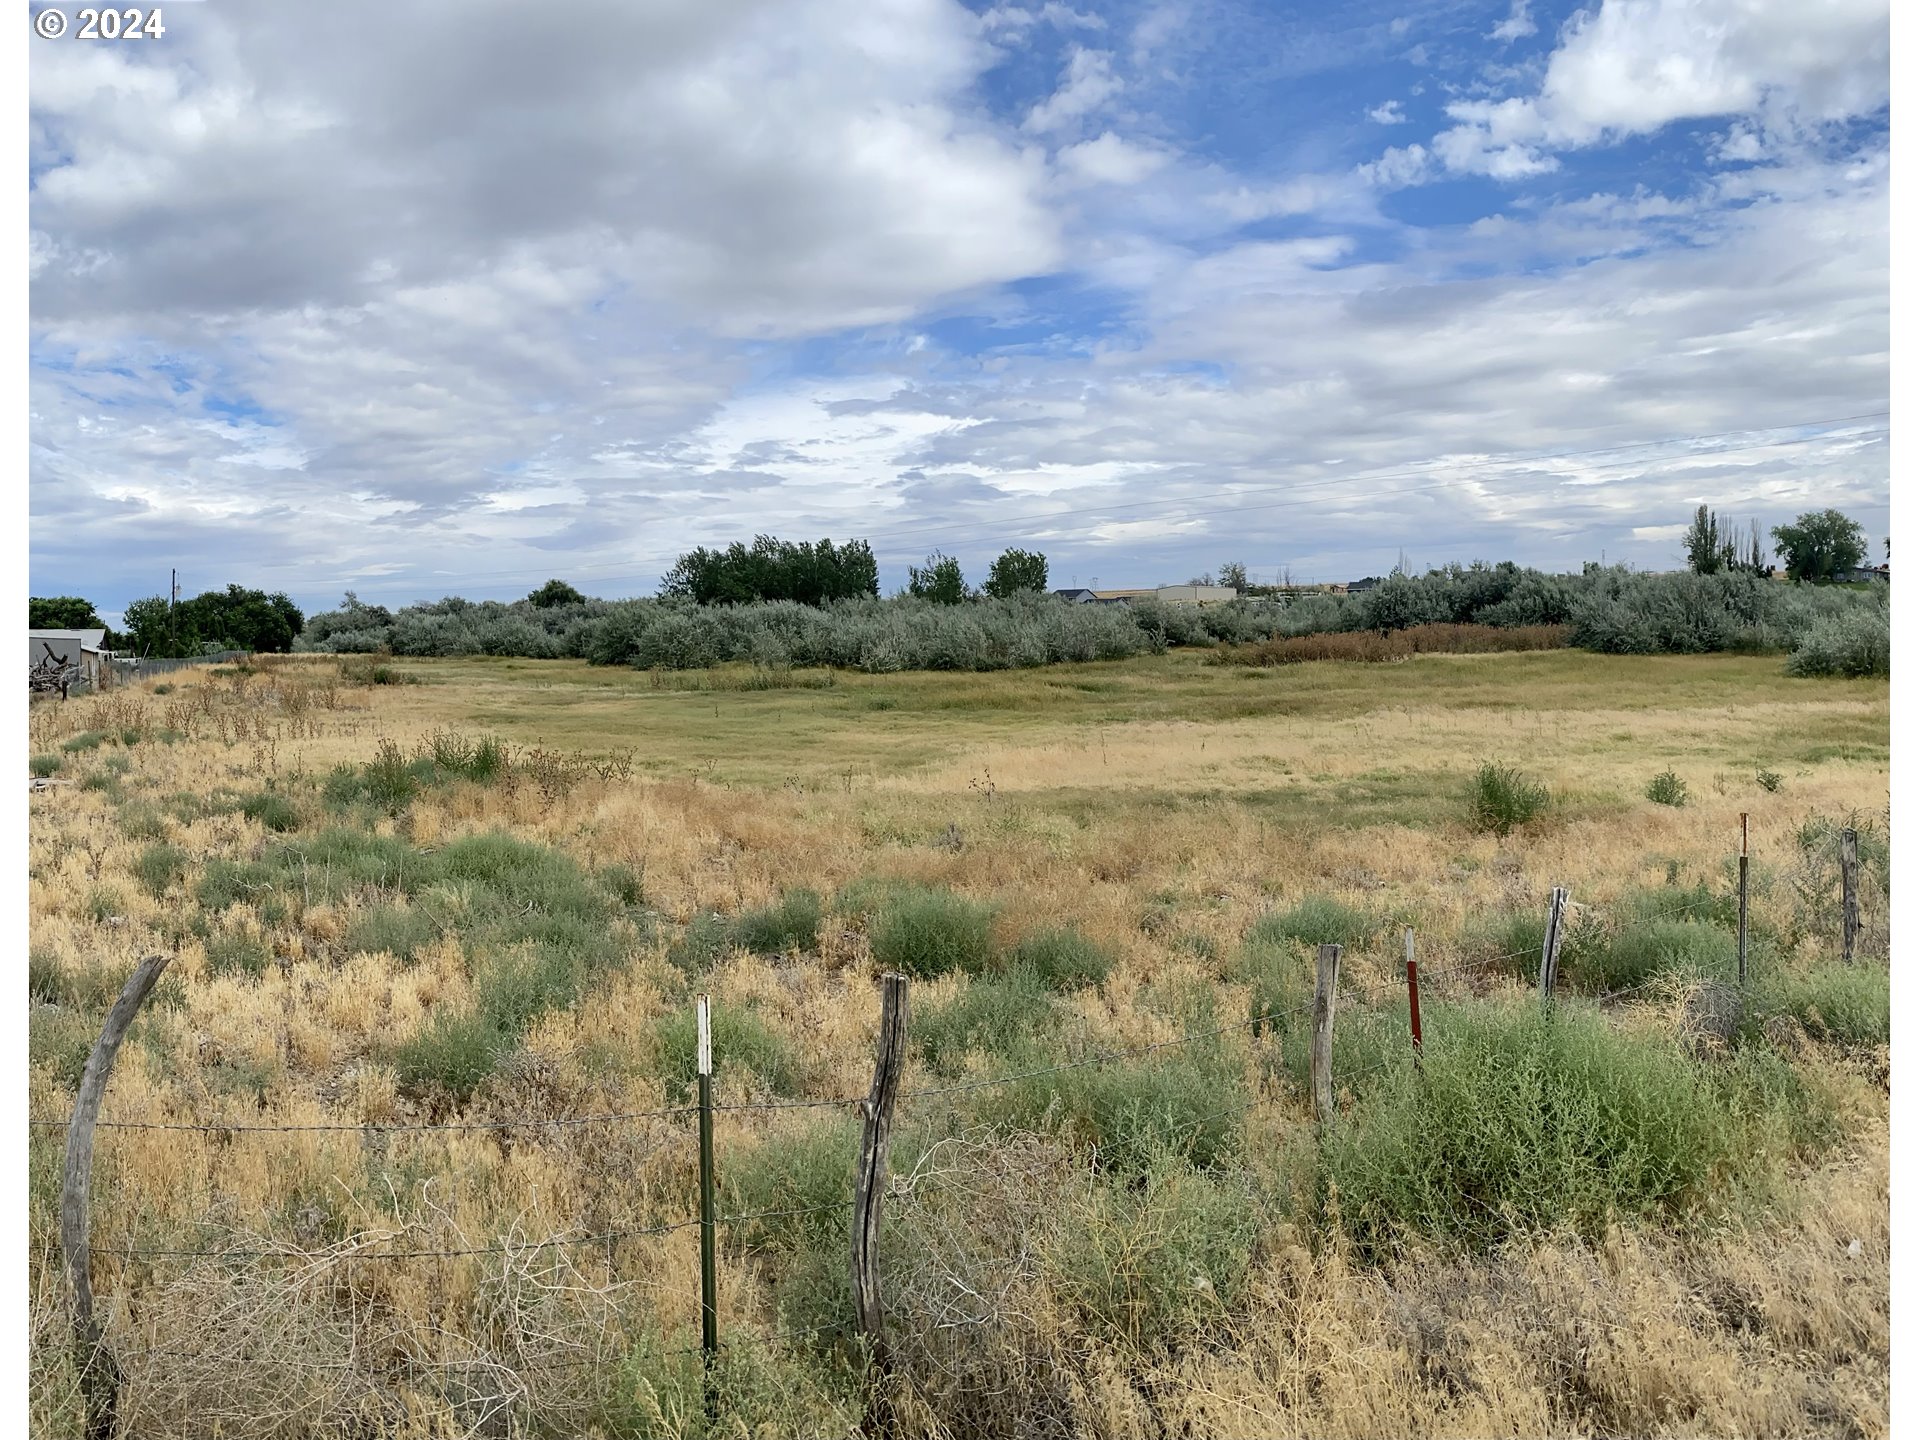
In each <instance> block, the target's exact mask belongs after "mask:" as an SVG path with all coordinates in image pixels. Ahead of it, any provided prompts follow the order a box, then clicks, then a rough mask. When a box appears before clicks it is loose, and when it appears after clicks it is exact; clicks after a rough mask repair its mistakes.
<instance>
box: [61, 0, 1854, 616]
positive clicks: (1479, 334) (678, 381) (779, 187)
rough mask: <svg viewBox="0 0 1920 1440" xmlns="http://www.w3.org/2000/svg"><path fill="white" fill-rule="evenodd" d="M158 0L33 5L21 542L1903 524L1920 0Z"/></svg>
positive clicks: (117, 604)
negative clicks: (1900, 415)
mask: <svg viewBox="0 0 1920 1440" xmlns="http://www.w3.org/2000/svg"><path fill="white" fill-rule="evenodd" d="M68 8H69V12H70V13H71V7H68ZM164 15H165V21H166V25H167V33H166V34H165V36H164V37H161V38H159V39H151V40H144V41H140V42H131V41H120V42H117V43H106V42H93V43H87V42H81V41H77V40H75V39H73V38H71V37H69V38H66V39H62V40H59V41H44V40H37V39H36V40H35V41H34V42H33V44H32V47H31V51H30V57H31V58H30V80H31V120H30V124H31V130H30V143H31V184H32V196H31V205H30V215H31V227H32V233H31V241H30V245H31V249H30V266H31V273H32V353H31V369H30V385H31V419H30V426H31V447H32V449H31V455H32V459H31V479H32V486H31V502H30V503H31V512H32V533H31V552H32V589H33V593H35V594H61V593H79V594H83V595H86V596H88V597H89V598H91V599H93V600H94V601H95V602H96V604H98V605H99V607H100V608H101V609H102V610H103V611H107V612H114V613H117V612H118V611H119V610H120V609H121V607H122V606H124V604H125V603H126V602H127V601H129V600H131V599H134V598H137V597H139V596H142V595H149V594H156V593H160V592H161V591H163V590H164V589H165V586H166V583H167V572H168V569H169V567H172V566H178V567H179V570H180V573H181V583H182V588H183V593H186V594H194V593H197V592H198V591H199V590H201V589H204V588H212V587H215V586H219V585H223V584H225V583H227V582H229V581H238V582H240V583H243V584H247V585H254V586H260V587H264V588H266V589H270V590H285V591H287V592H288V593H290V594H291V595H292V596H293V597H294V598H295V599H296V600H297V601H299V602H300V603H301V604H303V605H304V606H306V607H307V608H309V609H314V608H326V607H329V606H331V605H332V604H334V603H337V601H338V599H339V597H340V595H341V593H342V592H343V591H345V590H347V589H353V590H356V591H357V592H358V593H359V594H360V595H361V596H362V597H363V598H365V599H368V600H378V601H381V602H384V603H388V604H399V603H404V602H407V601H410V600H417V599H423V598H434V597H438V596H441V595H444V594H449V593H457V594H464V595H468V596H472V597H499V598H510V597H512V596H516V595H521V594H524V593H526V592H527V591H528V590H529V589H531V588H533V586H534V585H536V584H537V583H539V582H540V581H542V580H545V579H546V578H548V577H549V576H556V575H557V576H562V577H565V578H568V579H570V580H572V581H573V582H574V583H575V584H577V585H579V586H580V587H581V588H582V589H584V590H587V591H588V592H589V593H595V594H606V595H631V594H644V593H650V592H651V591H652V589H653V587H654V584H655V582H656V581H657V578H658V576H659V575H660V573H661V572H662V571H663V570H664V569H666V568H667V567H668V566H669V565H671V563H672V561H673V558H674V556H675V555H676V554H678V553H679V552H680V551H682V550H684V549H686V548H687V547H689V546H691V545H694V544H700V543H706V544H714V543H724V542H726V541H728V540H732V539H736V538H749V537H751V536H752V535H753V534H755V533H757V532H770V533H773V534H777V535H781V536H788V537H809V538H818V537H820V536H823V535H826V536H832V537H834V538H835V539H841V538H846V537H854V536H867V537H870V538H871V539H872V541H873V543H874V547H875V550H876V552H877V553H878V554H879V556H880V559H881V566H882V579H883V584H885V585H887V586H888V587H889V588H891V587H892V586H893V585H896V584H898V583H900V582H901V581H902V580H903V579H904V572H905V566H906V564H907V563H908V562H909V561H911V560H914V559H917V558H918V557H920V556H921V555H924V554H925V553H926V552H927V551H928V550H930V549H932V548H934V547H936V546H938V547H941V548H944V549H945V550H947V551H948V552H949V553H952V554H956V555H958V556H960V557H961V559H962V560H963V562H964V563H965V565H966V568H967V570H968V572H969V574H970V575H971V576H972V577H974V578H976V579H977V578H978V576H979V574H980V572H981V571H983V570H984V567H985V563H986V561H987V560H988V559H989V558H990V557H991V556H992V555H993V554H995V553H997V552H998V550H999V549H1001V548H1003V547H1004V546H1006V545H1009V544H1017V545H1024V546H1027V547H1029V548H1038V549H1041V550H1043V551H1045V552H1046V554H1047V555H1048V556H1049V558H1050V559H1051V561H1052V568H1053V575H1054V580H1055V583H1056V584H1067V583H1071V582H1073V581H1076V580H1077V581H1078V582H1079V583H1082V584H1086V583H1090V582H1092V581H1093V580H1094V579H1096V578H1097V579H1098V580H1099V581H1100V582H1101V583H1102V584H1103V585H1123V584H1151V583H1154V582H1158V581H1180V580H1185V579H1187V578H1188V577H1189V576H1190V575H1193V574H1195V573H1197V572H1199V571H1201V570H1207V569H1213V568H1216V567H1217V566H1218V565H1219V564H1220V563H1221V562H1223V561H1228V560H1238V561H1241V562H1243V563H1245V564H1246V565H1247V566H1248V567H1250V569H1251V570H1252V571H1253V572H1254V575H1255V578H1272V577H1273V576H1274V575H1275V574H1276V573H1277V572H1278V571H1279V570H1280V569H1281V568H1282V567H1287V568H1289V569H1290V570H1291V572H1292V575H1293V577H1294V578H1295V579H1307V578H1318V579H1351V578H1355V577H1357V576H1359V575H1364V574H1374V573H1380V572H1382V571H1384V570H1386V569H1387V568H1388V567H1390V566H1392V565H1393V564H1394V563H1395V561H1396V559H1397V558H1398V557H1399V555H1400V554H1401V552H1402V551H1404V552H1405V553H1406V555H1407V557H1408V558H1409V559H1410V560H1411V561H1412V562H1413V563H1414V564H1416V565H1419V566H1425V565H1431V564H1438V563H1441V562H1443V561H1447V560H1451V559H1459V560H1471V559H1474V558H1487V559H1502V558H1513V559H1518V560H1522V561H1526V562H1532V563H1536V564H1542V565H1546V566H1549V567H1556V568H1561V567H1564V568H1573V567H1577V566H1578V564H1579V562H1580V561H1582V560H1586V559H1598V558H1600V557H1601V556H1602V554H1603V553H1604V555H1605V556H1606V558H1608V559H1609V560H1622V559H1624V560H1629V561H1631V562H1633V563H1635V564H1638V565H1642V566H1645V567H1648V568H1655V569H1662V568H1670V567H1672V566H1674V565H1676V564H1678V563H1679V547H1678V541H1677V536H1678V532H1679V528H1680V526H1681V525H1682V523H1683V522H1684V521H1685V519H1686V518H1687V516H1688V514H1689V512H1690V511H1691V509H1692V507H1693V506H1694V505H1695V504H1696V503H1699V502H1701V501H1705V502H1708V503H1711V504H1713V505H1715V506H1717V507H1719V508H1721V509H1724V510H1726V511H1728V512H1730V513H1732V514H1733V515H1735V516H1737V517H1739V518H1740V520H1741V521H1742V522H1743V523H1744V521H1745V520H1746V518H1747V517H1748V516H1755V517H1758V518H1759V520H1760V521H1761V523H1762V524H1763V525H1771V524H1774V523H1778V522H1779V521H1781V520H1784V519H1787V518H1789V517H1790V516H1791V515H1792V514H1793V513H1795V512H1797V511H1798V510H1801V509H1805V508H1807V507H1809V506H1824V505H1828V504H1834V505H1838V506H1840V507H1841V508H1843V509H1845V510H1846V511H1847V512H1848V513H1849V514H1852V515H1854V516H1855V517H1856V518H1858V519H1859V520H1861V521H1862V522H1863V523H1864V524H1865V525H1866V526H1867V529H1868V532H1869V534H1870V535H1871V536H1872V537H1873V543H1874V549H1875V551H1876V558H1878V553H1877V552H1878V550H1879V545H1880V538H1881V537H1882V536H1883V535H1885V534H1886V527H1887V524H1888V519H1887V508H1888V488H1889V487H1888V470H1887V445H1886V433H1885V432H1886V428H1887V423H1888V422H1887V420H1886V418H1885V416H1884V414H1882V413H1880V412H1884V411H1885V410H1886V409H1887V387H1888V363H1887V350H1888V319H1887V287H1888V213H1887V212H1888V198H1887V197H1888V191H1887V149H1888V139H1887V114H1888V111H1887V105H1888V86H1889V81H1888V48H1887V47H1888V41H1887V31H1888V18H1887V4H1886V0H1824V3H1818V0H1599V3H1598V4H1596V5H1595V6H1594V7H1593V8H1590V9H1587V10H1576V9H1573V8H1571V7H1569V6H1567V5H1564V4H1563V5H1554V6H1550V5H1546V4H1529V3H1527V0H1500V3H1498V4H1492V5H1490V4H1484V3H1479V4H1475V3H1443V4H1425V5H1422V4H1416V3H1396V4H1381V3H1375V0H1357V3H1342V4H1339V5H1326V4H1301V5H1298V6H1286V5H1280V4H1274V3H1271V0H1238V3H1224V0H1190V3H1186V0H1170V3H1153V0H1145V3H1118V4H1091V3H1082V4H1079V5H1068V4H1063V3H1059V0H1054V3H1044V4H1043V3H1030V4H1026V5H1016V4H999V5H994V6H992V7H991V8H988V7H987V6H985V5H982V4H979V3H975V4H974V5H972V6H971V7H969V6H965V5H962V4H958V3H954V0H645V3H635V0H566V3H559V0H541V3H538V4H534V3H528V0H458V3H453V0H407V3H404V4H394V3H391V0H379V3H360V0H328V3H325V4H313V5H295V4H287V3H284V0H273V3H269V0H209V3H204V4H176V5H169V6H166V7H165V9H164ZM1648 442H1670V443H1664V444H1650V443H1648Z"/></svg>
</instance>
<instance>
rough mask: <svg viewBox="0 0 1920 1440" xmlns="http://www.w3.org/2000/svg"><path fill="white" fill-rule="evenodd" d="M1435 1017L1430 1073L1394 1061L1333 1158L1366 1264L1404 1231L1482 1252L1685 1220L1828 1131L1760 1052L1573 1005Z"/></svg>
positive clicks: (1334, 1176) (1328, 1161) (1429, 1033)
mask: <svg viewBox="0 0 1920 1440" xmlns="http://www.w3.org/2000/svg"><path fill="white" fill-rule="evenodd" d="M1431 1014H1432V1018H1431V1020H1429V1021H1428V1023H1427V1025H1426V1026H1425V1030H1426V1052H1425V1064H1424V1067H1423V1070H1422V1071H1419V1072H1416V1071H1415V1070H1414V1069H1413V1068H1412V1067H1411V1066H1406V1067H1398V1068H1390V1069H1388V1070H1387V1071H1385V1072H1384V1073H1383V1075H1382V1077H1381V1078H1380V1079H1379V1080H1378V1081H1376V1083H1375V1084H1374V1086H1373V1087H1372V1089H1371V1090H1370V1092H1369V1095H1368V1098H1367V1100H1366V1102H1365V1103H1364V1104H1363V1105H1362V1106H1361V1107H1360V1108H1359V1109H1358V1110H1357V1111H1356V1112H1355V1113H1353V1114H1351V1115H1349V1116H1346V1117H1345V1118H1344V1119H1343V1120H1342V1121H1341V1122H1340V1123H1339V1124H1338V1125H1337V1126H1336V1127H1335V1129H1334V1131H1333V1132H1332V1134H1331V1135H1330V1136H1329V1138H1328V1139H1327V1141H1326V1143H1325V1148H1324V1150H1323V1167H1324V1178H1325V1179H1326V1180H1327V1181H1329V1182H1331V1184H1332V1185H1333V1186H1334V1187H1337V1193H1338V1196H1339V1214H1340V1218H1341V1223H1342V1224H1343V1225H1344V1226H1345V1227H1346V1229H1347V1230H1348V1232H1349V1233H1350V1234H1351V1235H1352V1236H1353V1238H1354V1239H1355V1240H1356V1242H1358V1244H1359V1246H1360V1247H1361V1249H1362V1251H1363V1252H1364V1253H1366V1254H1368V1255H1371V1256H1375V1257H1378V1256H1382V1255H1384V1254H1386V1253H1390V1252H1391V1251H1392V1250H1393V1248H1394V1246H1395V1244H1396V1242H1397V1241H1399V1240H1400V1239H1402V1238H1403V1237H1415V1236H1417V1237H1422V1238H1428V1239H1432V1238H1439V1239H1443V1240H1446V1241H1450V1242H1454V1243H1457V1244H1460V1245H1463V1246H1466V1247H1468V1248H1485V1247H1490V1246H1493V1245H1497V1244H1499V1243H1501V1242H1503V1241H1505V1240H1507V1239H1509V1238H1512V1237H1513V1236H1515V1235H1519V1234H1527V1233H1537V1232H1544V1231H1548V1230H1552V1229H1555V1228H1558V1227H1562V1226H1564V1227H1569V1228H1571V1229H1573V1230H1575V1231H1577V1232H1579V1233H1580V1234H1582V1235H1585V1236H1588V1237H1598V1236H1599V1235H1600V1234H1601V1233H1602V1232H1603V1231H1604V1230H1605V1228H1606V1226H1607V1225H1608V1224H1609V1223H1610V1222H1612V1221H1614V1220H1618V1219H1631V1218H1636V1217H1644V1218H1654V1217H1661V1218H1671V1217H1676V1216H1680V1215H1682V1214H1685V1213H1687V1212H1689V1211H1692V1210H1693V1209H1695V1208H1696V1207H1699V1206H1701V1205H1704V1204H1707V1203H1710V1202H1712V1201H1715V1200H1717V1199H1721V1198H1725V1197H1726V1196H1727V1194H1728V1189H1729V1185H1730V1184H1731V1183H1732V1182H1733V1181H1734V1180H1735V1179H1736V1178H1737V1177H1739V1176H1741V1175H1742V1174H1743V1173H1745V1172H1748V1171H1755V1172H1756V1173H1759V1172H1765V1171H1767V1170H1769V1169H1771V1168H1775V1167H1777V1166H1778V1165H1779V1164H1780V1163H1781V1162H1782V1161H1783V1160H1784V1159H1785V1158H1786V1155H1787V1154H1788V1153H1789V1152H1791V1151H1793V1150H1795V1149H1796V1148H1804V1147H1806V1146H1807V1145H1809V1144H1811V1143H1813V1142H1814V1141H1815V1140H1816V1139H1817V1138H1818V1132H1819V1130H1820V1126H1821V1121H1820V1119H1819V1105H1818V1102H1816V1100H1815V1099H1814V1098H1813V1096H1811V1095H1810V1094H1808V1093H1805V1092H1804V1091H1803V1090H1802V1088H1801V1087H1800V1086H1799V1084H1798V1082H1797V1080H1796V1079H1795V1078H1794V1076H1793V1072H1792V1071H1791V1069H1790V1067H1787V1066H1785V1064H1784V1062H1781V1061H1779V1060H1778V1059H1777V1057H1773V1056H1771V1055H1769V1054H1766V1053H1764V1052H1750V1053H1746V1054H1743V1055H1741V1056H1738V1057H1736V1060H1735V1061H1734V1062H1729V1063H1726V1064H1723V1065H1722V1066H1720V1067H1719V1068H1717V1069H1709V1068H1706V1067H1703V1066H1700V1065H1697V1064H1695V1063H1694V1062H1693V1061H1691V1060H1689V1059H1688V1058H1687V1056H1686V1055H1685V1054H1684V1053H1682V1052H1681V1050H1680V1049H1679V1047H1678V1046H1677V1045H1676V1044H1675V1043H1673V1042H1672V1041H1671V1040H1669V1039H1668V1038H1666V1037H1664V1036H1660V1035H1654V1034H1645V1033H1634V1032H1629V1031H1623V1030H1619V1029H1616V1028H1615V1027H1613V1026H1612V1025H1610V1024H1609V1023H1608V1021H1607V1020H1606V1018H1605V1017H1603V1016H1601V1015H1599V1014H1597V1013H1595V1012H1592V1011H1589V1010H1587V1009H1585V1008H1583V1007H1579V1006H1575V1005H1562V1006H1560V1007H1558V1008H1557V1009H1556V1010H1555V1012H1554V1013H1553V1014H1552V1015H1551V1016H1549V1017H1543V1016H1542V1015H1541V1014H1540V1012H1539V1009H1538V1008H1537V1007H1536V1006H1534V1005H1532V1004H1529V1003H1525V1002H1522V1003H1519V1004H1517V1005H1513V1006H1504V1007H1495V1006H1487V1005H1472V1006H1440V1007H1434V1009H1433V1010H1432V1012H1431Z"/></svg>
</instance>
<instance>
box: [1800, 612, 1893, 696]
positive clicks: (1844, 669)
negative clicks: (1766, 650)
mask: <svg viewBox="0 0 1920 1440" xmlns="http://www.w3.org/2000/svg"><path fill="white" fill-rule="evenodd" d="M1787 673H1788V674H1789V675H1801V676H1815V675H1840V676H1849V677H1854V678H1860V677H1864V676H1870V675H1879V676H1887V675H1891V674H1892V673H1893V629H1892V626H1891V624H1890V623H1889V619H1888V613H1887V609H1886V607H1885V605H1884V603H1883V604H1880V605H1862V606H1859V607H1857V608H1855V609H1852V610H1849V611H1846V612H1844V613H1841V614H1836V615H1827V616H1822V617H1821V618H1819V619H1817V620H1815V621H1813V622H1812V623H1811V624H1810V625H1809V626H1808V627H1807V628H1806V629H1805V630H1804V631H1802V632H1801V633H1800V634H1799V635H1798V636H1797V637H1796V638H1795V642H1794V648H1793V654H1792V655H1790V656H1788V657H1787Z"/></svg>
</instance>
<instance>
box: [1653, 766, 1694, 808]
mask: <svg viewBox="0 0 1920 1440" xmlns="http://www.w3.org/2000/svg"><path fill="white" fill-rule="evenodd" d="M1647 799H1649V800H1651V801H1653V803H1654V804H1656V805H1671V806H1672V807H1673V808H1674V809H1676V810H1678V809H1679V808H1680V807H1681V806H1682V805H1685V804H1686V803H1687V782H1686V781H1684V780H1682V779H1681V778H1680V777H1679V776H1678V775H1676V774H1674V773H1673V771H1671V770H1662V771H1661V772H1660V773H1659V774H1658V775H1656V776H1654V777H1653V779H1651V780H1649V781H1648V782H1647Z"/></svg>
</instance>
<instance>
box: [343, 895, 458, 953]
mask: <svg viewBox="0 0 1920 1440" xmlns="http://www.w3.org/2000/svg"><path fill="white" fill-rule="evenodd" d="M440 934H441V931H440V925H439V923H438V922H437V921H436V920H435V919H434V917H433V916H432V915H431V914H429V913H428V912H427V911H426V910H424V909H421V908H420V907H418V906H414V905H375V906H371V907H369V908H368V909H365V910H362V911H361V912H360V913H359V914H358V915H356V916H355V917H354V918H353V923H352V924H350V925H348V926H347V931H346V934H345V935H344V936H343V937H342V939H341V945H342V948H343V949H344V950H345V951H346V952H347V953H348V954H349V955H357V954H362V953H364V954H368V955H382V954H385V955H391V956H393V958H394V959H396V960H399V961H401V962H402V963H403V964H409V965H410V964H412V963H413V961H414V958H415V957H416V956H417V955H419V953H420V952H421V951H422V950H424V949H426V948H427V947H428V946H429V945H431V944H433V943H434V942H435V941H436V940H438V939H439V938H440Z"/></svg>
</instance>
